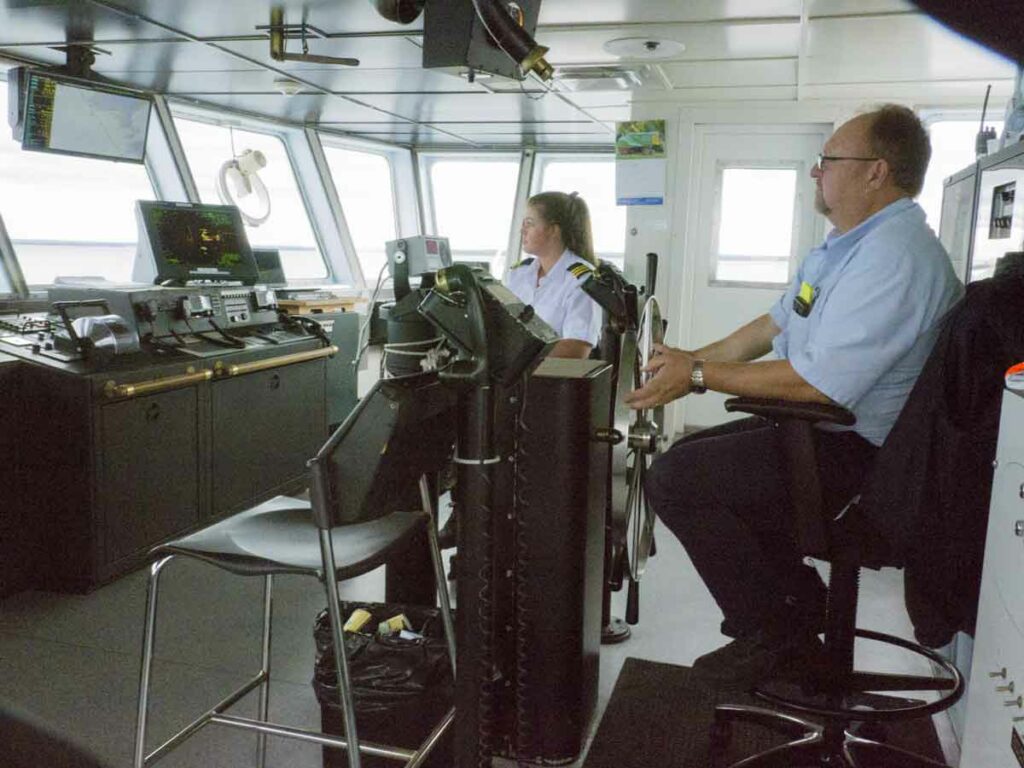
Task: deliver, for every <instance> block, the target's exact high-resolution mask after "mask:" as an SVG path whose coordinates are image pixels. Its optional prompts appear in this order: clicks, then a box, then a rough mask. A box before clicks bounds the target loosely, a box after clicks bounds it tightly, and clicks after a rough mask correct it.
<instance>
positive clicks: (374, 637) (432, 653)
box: [313, 602, 454, 768]
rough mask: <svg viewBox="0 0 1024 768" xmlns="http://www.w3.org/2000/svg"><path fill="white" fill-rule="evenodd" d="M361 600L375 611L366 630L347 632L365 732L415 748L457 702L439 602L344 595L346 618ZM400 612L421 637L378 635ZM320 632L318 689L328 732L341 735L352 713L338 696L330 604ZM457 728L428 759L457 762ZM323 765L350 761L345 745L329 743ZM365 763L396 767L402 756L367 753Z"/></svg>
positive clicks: (433, 765)
mask: <svg viewBox="0 0 1024 768" xmlns="http://www.w3.org/2000/svg"><path fill="white" fill-rule="evenodd" d="M358 608H362V609H364V610H366V611H368V612H369V613H370V615H371V617H370V619H369V621H367V622H366V624H365V626H364V627H363V628H362V630H361V631H360V632H346V633H345V653H346V656H347V658H348V665H349V676H350V678H351V681H352V695H353V698H354V699H355V705H356V724H357V727H358V729H359V738H360V739H361V740H362V741H372V742H377V743H380V744H392V745H395V746H400V747H405V748H408V749H414V748H416V747H417V746H419V744H420V743H421V742H422V741H423V739H425V738H426V737H427V735H428V734H429V733H430V732H431V731H432V730H433V729H434V727H435V726H436V725H437V723H438V722H440V720H441V718H442V717H443V716H444V714H445V712H447V711H448V709H449V708H450V707H451V706H452V701H453V699H454V682H453V680H452V671H451V664H450V662H449V659H448V646H447V643H446V642H445V637H444V626H443V623H442V621H441V616H440V612H439V611H438V610H437V609H436V608H429V607H426V606H415V605H397V604H381V603H347V602H346V603H342V604H341V613H342V617H343V620H344V618H347V617H349V616H350V615H351V614H352V612H353V611H355V610H356V609H358ZM398 614H404V615H405V616H406V618H407V619H408V620H409V623H410V625H411V627H412V631H413V632H414V633H416V634H418V635H421V636H422V637H419V638H409V639H406V638H402V637H399V635H398V634H397V633H396V634H393V635H378V634H376V631H377V626H378V624H380V623H381V622H383V621H386V620H387V619H390V618H391V617H393V616H397V615H398ZM313 636H314V638H315V640H316V647H317V656H316V665H315V667H314V672H313V689H314V691H315V692H316V697H317V701H319V702H320V719H321V727H322V729H323V731H324V732H325V733H330V734H336V735H342V734H344V732H345V718H344V713H343V712H342V708H341V701H340V699H339V698H338V688H337V674H336V671H335V664H334V647H333V643H332V638H331V627H330V621H329V619H328V616H327V611H326V610H323V611H321V612H320V613H319V614H318V615H317V618H316V623H315V627H314V630H313ZM450 734H451V731H450V730H449V734H448V735H446V738H444V739H443V740H442V741H441V743H440V744H438V745H437V746H436V747H434V749H433V751H432V752H431V753H430V756H429V758H428V759H427V761H426V763H425V764H424V765H426V766H429V767H430V768H447V767H448V766H450V765H451V746H450V741H451V737H450ZM323 764H324V768H345V767H346V766H347V765H348V757H347V755H346V753H345V751H344V750H341V749H332V748H330V747H324V750H323ZM362 764H363V766H364V768H378V767H379V768H394V766H397V765H400V763H398V762H396V761H394V760H387V759H385V758H379V757H371V756H369V755H365V754H364V755H363V761H362Z"/></svg>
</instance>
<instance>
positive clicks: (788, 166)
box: [707, 160, 807, 290]
mask: <svg viewBox="0 0 1024 768" xmlns="http://www.w3.org/2000/svg"><path fill="white" fill-rule="evenodd" d="M806 168H807V165H806V163H803V162H800V161H798V160H791V161H788V162H787V161H772V162H769V161H763V160H745V161H730V162H722V161H719V162H717V163H716V164H715V187H714V195H715V197H714V207H713V209H712V215H711V227H712V230H711V242H710V248H709V249H708V260H709V263H708V265H707V266H708V286H709V287H711V288H763V289H770V290H785V289H786V287H787V286H788V285H789V284H790V282H792V280H793V275H795V274H796V268H797V267H798V265H799V258H800V256H799V254H798V253H797V252H796V250H797V249H796V244H797V243H798V242H799V240H800V210H799V206H798V205H797V203H798V201H799V194H798V193H799V186H798V185H799V182H800V174H801V172H802V171H806ZM733 169H736V170H754V171H761V170H763V171H794V172H795V173H796V181H797V186H796V187H794V191H793V195H794V196H793V212H792V221H791V227H790V231H789V256H788V257H786V258H785V259H783V257H761V258H760V259H758V258H757V257H751V258H750V259H742V258H737V259H727V261H745V260H749V261H757V260H760V261H765V260H768V261H778V262H780V263H781V262H782V261H783V260H784V261H785V263H786V279H785V280H783V281H782V282H777V283H775V282H765V281H763V280H720V279H718V278H717V277H715V275H716V274H717V272H718V259H719V256H720V254H719V252H718V246H719V236H720V232H721V226H722V193H723V191H724V182H725V171H726V170H733Z"/></svg>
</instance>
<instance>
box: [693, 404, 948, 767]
mask: <svg viewBox="0 0 1024 768" xmlns="http://www.w3.org/2000/svg"><path fill="white" fill-rule="evenodd" d="M725 407H726V410H727V411H730V412H742V413H748V414H752V415H755V416H761V417H763V418H766V419H769V420H771V421H772V422H774V423H775V425H776V427H777V428H778V429H779V430H780V435H779V437H780V441H781V443H780V444H781V445H783V446H784V455H785V460H786V466H787V472H788V475H789V488H790V497H791V501H792V505H793V511H794V521H795V522H794V525H795V528H794V532H795V535H796V540H797V544H798V546H799V548H800V551H801V552H802V553H803V554H805V555H808V556H812V557H816V558H820V559H826V560H829V561H831V572H830V575H829V583H828V601H827V608H826V615H825V643H824V653H823V655H822V662H821V664H820V668H814V669H809V670H805V671H804V673H803V674H802V675H801V687H802V689H803V692H804V693H805V694H807V695H806V696H805V697H797V696H796V695H793V694H791V693H789V692H788V691H786V692H780V691H779V690H778V686H774V687H769V686H770V683H768V682H765V683H764V684H762V685H760V686H758V687H757V688H755V689H754V691H753V693H754V695H755V696H756V697H757V698H759V699H761V700H763V701H765V702H767V703H770V704H773V705H775V706H777V707H780V708H781V709H783V710H789V711H790V712H795V713H797V714H789V713H788V712H780V711H776V710H772V709H768V708H766V707H758V706H747V705H734V704H724V705H720V706H718V707H716V709H715V719H714V723H713V725H712V732H711V757H712V765H713V766H715V767H716V768H718V767H719V766H722V765H723V764H724V763H723V755H724V754H725V750H726V747H727V745H728V741H729V734H730V729H731V728H730V727H731V724H732V723H733V722H736V721H746V722H751V723H756V724H758V725H761V726H764V727H766V728H769V729H771V730H774V731H777V732H780V733H782V734H784V735H787V736H790V737H791V738H792V739H793V740H792V741H790V742H788V743H786V744H783V745H781V746H778V747H774V748H772V749H769V750H767V751H764V752H761V753H759V754H757V755H753V756H751V757H747V758H745V759H743V760H741V761H740V762H738V763H735V764H734V765H733V766H732V768H791V767H792V766H812V765H814V766H828V767H829V768H837V767H838V766H848V767H850V768H857V766H861V765H884V766H886V767H887V768H936V767H940V766H943V764H942V763H938V762H935V761H934V760H930V759H928V758H925V757H922V756H919V755H915V754H912V753H910V752H907V751H905V750H901V749H898V748H896V747H893V746H891V745H888V744H885V743H882V742H880V741H876V740H873V739H872V738H870V737H869V734H870V733H871V732H872V731H873V729H874V730H877V727H878V725H879V724H881V723H886V722H893V721H899V720H911V719H915V718H920V717H926V716H928V715H932V714H934V713H936V712H941V711H942V710H944V709H948V708H949V707H951V706H953V704H955V703H956V702H957V700H958V699H959V698H960V696H961V695H962V694H963V688H964V684H963V678H962V677H961V675H960V673H959V672H958V671H957V668H956V667H955V666H954V665H953V664H952V663H951V662H949V661H948V660H946V659H944V658H943V657H941V656H940V655H939V654H937V653H936V652H934V651H932V650H930V649H928V648H925V647H924V646H922V645H919V644H917V643H914V642H911V641H909V640H905V639H903V638H899V637H895V636H893V635H888V634H883V633H881V632H874V631H869V630H866V629H857V627H856V617H857V594H858V586H859V577H860V568H861V566H862V565H867V566H869V567H876V568H877V567H879V564H877V563H876V561H875V559H874V557H873V556H872V555H871V554H870V553H864V552H862V549H863V548H862V546H861V542H860V541H859V540H858V538H857V537H856V536H855V535H853V534H852V533H851V531H850V520H848V519H846V518H845V515H846V514H849V515H850V516H851V518H852V516H854V515H856V514H857V509H856V504H857V502H858V501H859V497H858V498H855V499H854V500H853V501H851V502H850V504H849V505H848V506H847V508H846V509H845V510H844V514H841V515H840V516H839V517H837V518H836V519H832V518H831V516H830V515H827V514H825V512H826V510H825V508H824V504H823V498H822V492H821V484H820V479H819V477H818V473H817V471H816V466H817V465H816V462H815V455H814V451H815V445H814V433H813V426H814V424H816V423H833V424H840V425H845V426H851V425H852V424H853V423H854V420H855V419H854V416H853V414H852V413H850V412H849V411H847V410H846V409H844V408H839V407H837V406H829V405H819V404H813V403H794V402H784V401H777V400H760V399H754V398H733V399H730V400H728V401H726V404H725ZM856 637H861V638H864V639H867V640H873V641H877V642H882V643H888V644H890V645H894V646H897V647H899V648H903V649H905V650H906V651H908V652H911V653H915V654H918V655H919V656H923V657H924V658H926V659H928V660H929V661H931V662H932V663H933V664H935V665H936V666H938V667H939V668H941V670H942V671H943V673H944V674H943V675H941V676H938V677H926V676H917V675H894V674H880V673H871V672H861V671H858V670H855V669H854V666H853V662H854V658H853V650H854V639H855V638H856ZM886 691H888V692H895V691H899V692H909V691H943V692H944V693H943V695H942V696H940V697H939V698H938V699H937V700H936V701H933V702H930V703H926V702H923V701H919V700H914V699H905V698H897V697H893V696H885V695H880V692H886ZM799 715H809V716H812V717H814V718H815V720H810V719H804V718H803V717H800V716H799ZM854 724H860V725H857V726H856V728H854V727H853V726H854ZM861 757H865V758H867V761H870V762H867V761H865V762H863V763H862V762H861V761H860V760H861Z"/></svg>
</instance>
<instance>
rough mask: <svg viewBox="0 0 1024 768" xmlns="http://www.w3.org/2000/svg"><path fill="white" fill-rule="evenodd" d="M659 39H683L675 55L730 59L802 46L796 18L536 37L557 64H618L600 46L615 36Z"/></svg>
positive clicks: (782, 52) (789, 51)
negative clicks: (791, 19)
mask: <svg viewBox="0 0 1024 768" xmlns="http://www.w3.org/2000/svg"><path fill="white" fill-rule="evenodd" d="M645 36H650V37H657V38H659V39H662V40H675V41H677V42H680V43H683V44H684V45H685V46H686V50H685V51H683V52H682V53H681V54H680V55H679V56H676V57H674V58H673V60H675V61H685V60H689V59H728V58H733V57H741V58H752V57H766V56H796V55H797V54H798V53H799V50H800V24H799V20H793V21H785V22H764V23H735V24H727V23H717V24H659V25H657V26H652V25H637V26H630V27H609V28H599V29H581V30H561V31H556V32H550V33H544V34H541V33H538V34H537V41H538V42H539V43H542V44H543V45H546V46H548V47H549V48H550V49H551V52H550V53H549V54H548V60H549V61H550V62H551V63H552V64H553V65H555V66H556V67H557V66H558V65H560V64H586V63H601V62H617V61H619V58H618V57H616V56H612V55H611V54H609V53H605V51H604V49H603V48H602V46H603V45H604V43H606V42H608V41H609V40H614V39H615V38H618V37H645Z"/></svg>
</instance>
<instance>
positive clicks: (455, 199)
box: [427, 157, 519, 275]
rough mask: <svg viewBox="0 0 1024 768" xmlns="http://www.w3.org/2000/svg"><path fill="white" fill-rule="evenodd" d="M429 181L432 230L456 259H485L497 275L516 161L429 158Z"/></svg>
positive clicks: (512, 199)
mask: <svg viewBox="0 0 1024 768" xmlns="http://www.w3.org/2000/svg"><path fill="white" fill-rule="evenodd" d="M429 167H430V172H429V181H430V189H431V197H432V200H433V204H434V221H435V222H436V223H437V231H436V232H429V233H427V234H433V235H438V236H440V237H447V238H448V241H449V243H450V245H451V249H452V258H453V259H455V260H456V261H477V260H479V261H488V262H490V265H491V273H492V274H495V275H500V274H501V270H502V268H503V266H504V259H505V250H506V249H507V248H508V236H509V230H510V228H511V226H512V209H513V207H514V205H515V198H516V184H517V182H518V180H519V158H518V157H516V158H509V159H497V158H494V159H491V158H479V159H461V158H460V159H447V158H444V159H440V158H438V159H434V160H432V161H431V163H430V166H429Z"/></svg>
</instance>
